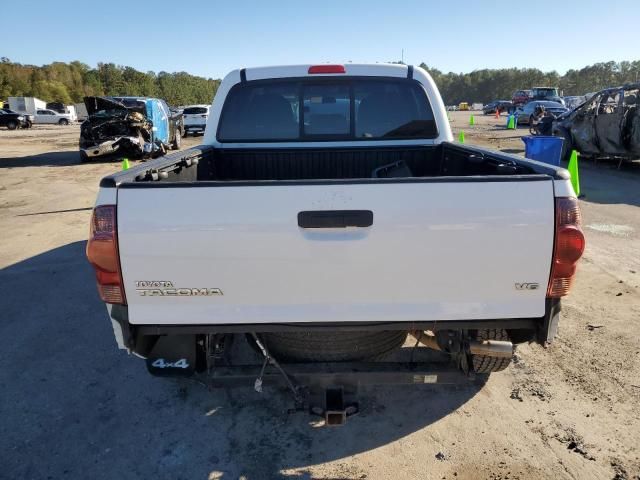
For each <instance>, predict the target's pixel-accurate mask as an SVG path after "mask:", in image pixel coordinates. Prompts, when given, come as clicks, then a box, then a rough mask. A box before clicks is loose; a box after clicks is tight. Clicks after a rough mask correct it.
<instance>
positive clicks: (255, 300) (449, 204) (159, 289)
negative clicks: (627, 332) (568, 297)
mask: <svg viewBox="0 0 640 480" xmlns="http://www.w3.org/2000/svg"><path fill="white" fill-rule="evenodd" d="M117 211H118V219H117V220H118V237H119V251H120V261H121V266H122V275H123V281H124V285H125V292H126V297H127V303H128V305H129V318H130V321H131V323H134V324H233V323H288V322H355V321H363V322H365V321H368V322H380V321H430V320H473V319H498V318H531V317H541V316H543V315H544V309H545V293H546V287H547V282H548V279H549V272H550V266H551V257H552V250H553V239H554V192H553V181H552V180H551V178H550V177H546V176H531V177H518V178H513V177H510V178H506V177H505V178H504V179H502V178H500V179H496V180H491V179H486V178H485V179H472V178H469V177H467V178H458V179H443V178H441V179H429V180H424V181H412V182H395V183H389V182H379V181H378V182H376V181H364V182H340V181H338V182H324V183H320V182H315V183H314V182H255V183H253V184H251V183H234V182H226V183H225V182H216V183H213V182H202V183H198V184H190V185H184V184H183V185H181V184H180V183H173V184H161V183H139V184H136V183H132V184H124V185H122V186H121V187H120V188H119V189H118V210H117ZM300 212H321V213H320V215H316V214H314V213H305V214H302V215H299V214H300ZM368 212H372V218H371V216H370V215H369V214H368ZM327 219H328V220H327ZM299 223H302V224H303V225H306V226H307V227H323V226H324V227H328V228H303V227H301V226H299ZM369 223H371V225H370V226H366V225H368V224H369ZM339 225H360V226H347V227H346V228H340V227H339ZM536 286H537V287H536Z"/></svg>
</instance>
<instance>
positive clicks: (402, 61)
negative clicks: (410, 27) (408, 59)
mask: <svg viewBox="0 0 640 480" xmlns="http://www.w3.org/2000/svg"><path fill="white" fill-rule="evenodd" d="M400 62H401V63H404V48H403V49H402V60H400Z"/></svg>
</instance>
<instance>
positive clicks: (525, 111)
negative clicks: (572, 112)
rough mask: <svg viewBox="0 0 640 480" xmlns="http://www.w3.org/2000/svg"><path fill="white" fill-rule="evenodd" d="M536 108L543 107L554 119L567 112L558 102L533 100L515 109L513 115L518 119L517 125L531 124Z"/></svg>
mask: <svg viewBox="0 0 640 480" xmlns="http://www.w3.org/2000/svg"><path fill="white" fill-rule="evenodd" d="M537 107H544V109H545V110H546V111H547V112H549V113H552V114H553V115H554V116H556V117H557V116H558V115H562V114H563V113H566V112H568V111H569V110H568V109H567V108H566V107H565V106H564V105H561V104H560V103H558V102H546V101H542V100H534V101H532V102H529V103H527V104H526V105H524V106H522V107H518V108H516V110H515V113H514V115H516V117H517V118H518V124H522V125H529V124H531V122H532V120H533V117H534V113H535V111H536V108H537Z"/></svg>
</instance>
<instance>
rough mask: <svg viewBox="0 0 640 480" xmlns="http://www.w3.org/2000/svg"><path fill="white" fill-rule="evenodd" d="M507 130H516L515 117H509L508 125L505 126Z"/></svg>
mask: <svg viewBox="0 0 640 480" xmlns="http://www.w3.org/2000/svg"><path fill="white" fill-rule="evenodd" d="M507 129H508V130H515V129H516V117H514V116H513V115H509V123H508V124H507Z"/></svg>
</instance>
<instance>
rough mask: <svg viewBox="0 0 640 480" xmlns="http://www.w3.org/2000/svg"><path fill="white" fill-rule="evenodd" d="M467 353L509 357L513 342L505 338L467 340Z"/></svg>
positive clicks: (511, 352) (511, 353)
mask: <svg viewBox="0 0 640 480" xmlns="http://www.w3.org/2000/svg"><path fill="white" fill-rule="evenodd" d="M469 353H471V354H473V355H484V356H486V357H498V358H511V356H512V355H513V343H511V342H509V341H506V340H482V341H479V340H469Z"/></svg>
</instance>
